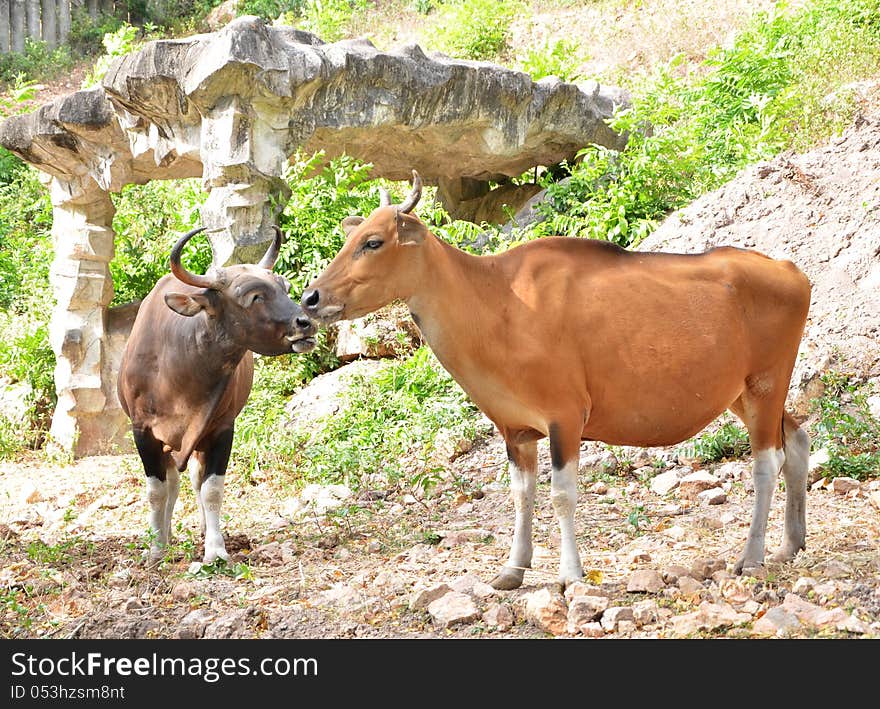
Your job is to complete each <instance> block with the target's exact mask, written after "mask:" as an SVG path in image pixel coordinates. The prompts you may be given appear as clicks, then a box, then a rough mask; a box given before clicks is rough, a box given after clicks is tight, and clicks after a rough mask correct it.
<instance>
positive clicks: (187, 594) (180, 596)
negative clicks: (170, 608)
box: [171, 581, 199, 603]
mask: <svg viewBox="0 0 880 709" xmlns="http://www.w3.org/2000/svg"><path fill="white" fill-rule="evenodd" d="M198 593H199V585H198V584H197V583H195V582H194V581H179V582H178V583H176V584H174V588H172V589H171V598H173V599H174V600H175V601H178V602H181V603H183V602H185V601H188V600H189V599H190V598H193V597H195V596H197V595H198Z"/></svg>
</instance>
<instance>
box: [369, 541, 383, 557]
mask: <svg viewBox="0 0 880 709" xmlns="http://www.w3.org/2000/svg"><path fill="white" fill-rule="evenodd" d="M380 551H382V542H379V541H376V540H375V539H374V540H373V541H371V542H370V543H369V544H367V553H369V554H378V553H379V552H380Z"/></svg>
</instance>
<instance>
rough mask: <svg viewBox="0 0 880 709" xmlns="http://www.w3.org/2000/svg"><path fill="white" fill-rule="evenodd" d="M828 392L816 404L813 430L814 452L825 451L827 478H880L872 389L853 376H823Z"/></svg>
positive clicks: (879, 432)
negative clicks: (870, 398) (826, 452)
mask: <svg viewBox="0 0 880 709" xmlns="http://www.w3.org/2000/svg"><path fill="white" fill-rule="evenodd" d="M822 383H823V384H824V385H825V391H824V393H823V394H822V396H820V397H819V398H818V399H815V400H814V401H813V409H812V413H814V414H818V419H817V420H816V421H815V423H814V424H813V427H812V434H813V441H812V443H813V449H814V450H817V449H820V448H825V449H826V450H827V451H828V462H827V463H825V464H823V465H822V466H821V468H820V471H821V473H822V475H823V476H825V477H829V478H832V477H836V476H839V475H843V476H847V477H851V478H856V479H857V480H864V479H866V478H870V477H876V476H878V475H880V420H878V419H877V417H876V416H874V414H873V413H872V412H871V407H870V405H869V403H868V399H869V397H870V396H871V395H872V394H873V393H874V391H873V388H872V387H871V386H870V385H868V384H867V383H866V382H864V381H860V380H858V379H857V378H855V377H854V376H852V375H850V374H845V373H842V372H837V371H829V372H826V373H825V374H823V375H822Z"/></svg>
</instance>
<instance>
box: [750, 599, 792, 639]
mask: <svg viewBox="0 0 880 709" xmlns="http://www.w3.org/2000/svg"><path fill="white" fill-rule="evenodd" d="M802 627H803V626H802V625H801V622H800V621H799V620H798V619H797V616H796V615H795V614H794V613H789V612H788V611H787V610H785V609H784V608H782V607H781V606H776V607H775V608H771V609H770V610H768V611H767V612H766V613H765V614H764V615H763V616H761V617H760V618H759V619H758V620H756V621H755V624H754V625H753V626H752V634H753V635H765V636H776V637H785V636H786V635H791V634H792V633H796V632H798V631H799V630H800V629H801V628H802Z"/></svg>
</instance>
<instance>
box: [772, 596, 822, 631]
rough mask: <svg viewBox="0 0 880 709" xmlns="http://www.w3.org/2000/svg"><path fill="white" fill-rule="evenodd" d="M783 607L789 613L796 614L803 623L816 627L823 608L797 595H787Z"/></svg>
mask: <svg viewBox="0 0 880 709" xmlns="http://www.w3.org/2000/svg"><path fill="white" fill-rule="evenodd" d="M782 607H783V608H784V609H785V610H787V611H788V612H789V613H794V615H796V616H797V618H798V620H799V621H800V622H801V623H804V624H805V625H810V626H815V625H816V617H817V616H818V615H819V614H820V613H821V612H822V606H818V605H816V604H815V603H810V602H809V601H805V600H804V599H803V598H801V597H800V596H798V595H797V594H796V593H787V594H786V595H785V600H784V601H783V602H782Z"/></svg>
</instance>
